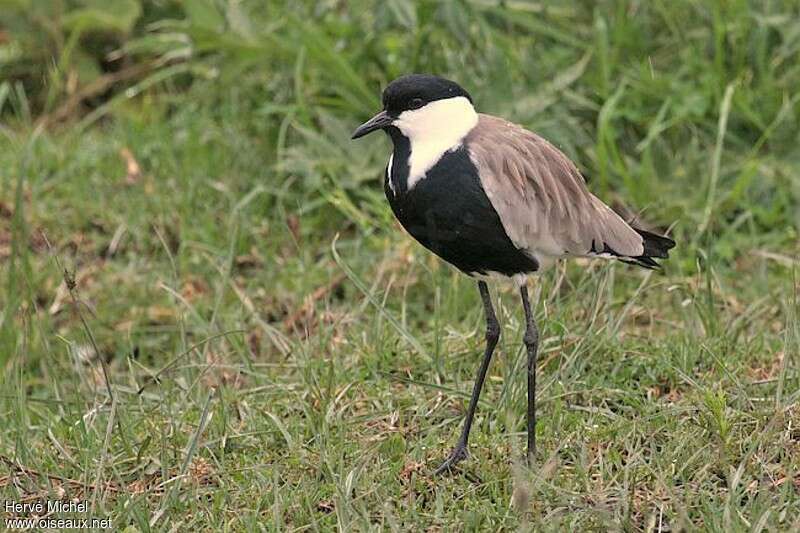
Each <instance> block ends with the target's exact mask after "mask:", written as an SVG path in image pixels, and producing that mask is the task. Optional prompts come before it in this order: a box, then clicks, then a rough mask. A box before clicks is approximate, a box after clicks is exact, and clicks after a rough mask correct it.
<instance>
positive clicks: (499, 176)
mask: <svg viewBox="0 0 800 533" xmlns="http://www.w3.org/2000/svg"><path fill="white" fill-rule="evenodd" d="M382 103H383V109H382V110H381V111H380V112H378V113H377V114H376V115H374V116H373V117H372V118H371V119H369V120H368V121H366V122H364V123H363V124H361V125H360V126H358V128H357V129H356V130H355V131H354V132H353V135H352V138H353V139H358V138H361V137H364V136H365V135H367V134H369V133H372V132H374V131H378V130H383V131H384V132H385V133H386V134H387V135H388V137H389V139H390V140H391V143H392V145H393V150H392V153H391V155H390V156H389V162H388V164H387V166H386V170H385V172H384V192H385V195H386V198H387V200H388V202H389V206H390V207H391V209H392V211H393V212H394V215H395V217H396V218H397V220H398V221H399V222H400V224H401V225H402V226H403V228H405V230H406V231H407V232H408V233H409V234H410V235H411V236H412V237H413V238H414V239H416V240H417V241H418V242H419V243H420V244H422V246H424V247H425V248H427V249H428V250H430V251H431V252H433V253H434V254H436V255H437V256H439V257H440V258H441V259H443V260H444V261H446V262H447V263H450V264H451V265H453V266H454V267H455V268H456V269H458V270H459V271H461V272H463V273H464V274H466V275H467V276H469V277H471V278H473V279H475V280H476V281H477V286H478V292H479V294H480V298H481V302H482V305H483V314H484V317H485V322H486V332H485V349H484V353H483V359H482V362H481V365H480V368H479V369H478V374H477V376H476V378H475V383H474V386H473V390H472V394H471V397H470V402H469V405H468V407H467V411H466V414H465V418H464V425H463V429H462V431H461V434H460V436H459V438H458V441H457V443H456V445H455V447H454V448H453V449H452V451H451V452H450V454H449V455H448V456H447V458H446V459H445V460H444V462H443V463H442V464H441V465H440V466H439V467H438V468H437V469H436V470H435V472H434V474H443V473H447V472H450V471H451V470H452V469H453V467H455V466H456V464H458V463H459V462H460V461H462V460H463V459H465V458H467V456H468V440H469V434H470V429H471V428H472V422H473V419H474V416H475V411H476V408H477V405H478V400H479V398H480V394H481V389H482V388H483V382H484V379H485V378H486V372H487V370H488V369H489V364H490V362H491V359H492V355H493V353H494V351H495V347H496V346H497V342H498V340H499V338H500V332H501V328H500V324H499V322H498V320H497V316H496V314H495V311H494V308H493V306H492V300H491V297H490V294H489V288H488V285H487V282H488V281H493V280H498V279H499V280H504V279H505V280H510V281H512V282H513V283H514V284H515V285H516V286H517V287H518V290H519V295H520V299H521V302H522V307H523V311H524V316H525V333H524V335H523V343H524V345H525V348H526V351H527V381H528V391H527V392H528V393H527V416H526V421H527V453H526V460H527V461H528V462H529V463H530V461H531V460H532V458H533V456H534V454H535V450H536V364H537V351H538V343H539V330H538V327H537V324H536V321H535V318H534V314H533V312H532V310H531V303H530V298H529V295H528V288H527V283H528V280H529V278H530V277H531V276H532V275H537V274H540V273H541V272H542V271H543V270H544V269H546V268H547V267H550V266H552V265H553V264H554V263H556V262H557V261H558V260H561V259H568V258H577V257H581V258H603V259H614V260H618V261H622V262H625V263H629V264H633V265H637V266H640V267H644V268H647V269H656V268H658V267H659V266H660V265H659V263H658V262H657V261H656V259H667V258H668V255H669V254H668V252H669V250H670V249H671V248H673V247H674V246H675V241H674V240H672V239H671V238H669V237H666V236H663V235H659V234H656V233H652V232H650V231H647V230H645V229H642V228H640V227H637V225H636V224H634V223H633V222H628V221H625V220H624V219H623V218H622V217H621V216H620V215H618V214H617V213H616V212H615V211H614V210H612V209H611V208H610V207H609V206H607V205H606V204H605V203H603V202H602V201H601V200H600V199H599V198H598V197H596V196H595V195H593V194H592V193H591V192H590V191H589V189H588V187H587V184H586V180H585V178H584V176H583V175H582V174H581V172H580V171H579V170H578V167H577V166H576V165H575V163H573V162H572V161H571V160H570V159H569V158H568V157H567V156H566V155H564V153H562V152H561V151H560V150H559V149H558V148H556V147H555V146H554V145H553V144H551V143H550V142H548V141H547V140H545V139H544V138H542V137H540V136H539V135H537V134H536V133H533V132H531V131H529V130H527V129H525V128H524V127H522V126H519V125H517V124H514V123H512V122H509V121H507V120H505V119H503V118H499V117H496V116H492V115H487V114H482V113H478V112H477V111H476V110H475V107H474V101H473V99H472V97H471V96H470V94H469V93H468V92H467V91H466V90H465V89H464V88H463V87H461V86H460V85H459V84H458V83H456V82H454V81H451V80H448V79H445V78H443V77H439V76H436V75H432V74H408V75H404V76H402V77H400V78H397V79H395V80H394V81H392V82H391V83H389V84H388V85H387V86H386V88H385V89H384V91H383V94H382Z"/></svg>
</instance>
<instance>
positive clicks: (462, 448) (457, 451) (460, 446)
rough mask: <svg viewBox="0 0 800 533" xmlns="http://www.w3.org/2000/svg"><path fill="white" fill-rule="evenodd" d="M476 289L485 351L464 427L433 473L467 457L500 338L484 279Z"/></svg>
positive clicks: (443, 470) (498, 325)
mask: <svg viewBox="0 0 800 533" xmlns="http://www.w3.org/2000/svg"><path fill="white" fill-rule="evenodd" d="M478 290H479V291H480V293H481V300H483V311H484V314H485V315H486V351H485V352H484V354H483V362H482V363H481V368H480V370H479V371H478V377H477V378H476V379H475V385H474V387H473V388H472V397H471V398H470V400H469V407H468V408H467V418H466V419H465V420H464V429H463V430H462V432H461V437H459V439H458V443H457V444H456V447H455V448H453V451H452V452H450V456H449V457H448V458H447V459H446V460H445V462H444V463H442V465H441V466H440V467H439V468H437V469H436V472H434V474H441V473H443V472H447V471H449V470H450V469H451V468H452V467H453V466H454V465H455V464H456V463H457V462H459V461H461V460H462V459H466V457H467V440H468V439H469V430H470V429H471V428H472V419H473V418H474V417H475V409H476V408H477V407H478V398H480V395H481V388H482V387H483V380H484V379H485V378H486V371H487V370H488V369H489V363H490V362H491V360H492V353H494V348H495V346H497V340H498V339H499V338H500V324H499V323H498V322H497V317H496V316H495V314H494V308H493V307H492V299H491V297H490V296H489V287H487V286H486V282H485V281H479V282H478Z"/></svg>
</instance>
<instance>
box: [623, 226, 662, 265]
mask: <svg viewBox="0 0 800 533" xmlns="http://www.w3.org/2000/svg"><path fill="white" fill-rule="evenodd" d="M631 227H632V228H633V229H634V230H635V231H636V233H638V234H639V235H641V236H642V240H643V244H644V253H643V254H642V255H640V256H637V257H624V258H621V259H620V261H623V262H625V263H629V264H631V265H639V266H640V267H644V268H649V269H651V270H652V269H656V268H658V267H659V266H661V265H659V264H658V263H656V262H655V260H654V259H653V258H657V259H667V258H669V250H670V249H671V248H674V247H675V241H673V240H672V239H670V238H669V237H664V236H663V235H656V234H655V233H650V232H649V231H646V230H643V229H639V228H637V227H636V226H631Z"/></svg>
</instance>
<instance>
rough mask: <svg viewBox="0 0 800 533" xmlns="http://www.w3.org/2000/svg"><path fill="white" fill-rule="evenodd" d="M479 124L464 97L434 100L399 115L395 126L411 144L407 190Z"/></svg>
mask: <svg viewBox="0 0 800 533" xmlns="http://www.w3.org/2000/svg"><path fill="white" fill-rule="evenodd" d="M477 123H478V114H477V113H476V112H475V108H473V107H472V104H471V103H470V101H469V100H468V99H467V98H465V97H463V96H457V97H454V98H446V99H444V100H435V101H433V102H431V103H429V104H427V105H425V106H424V107H421V108H419V109H413V110H410V111H403V112H402V113H400V115H399V116H398V117H397V119H395V121H394V123H393V125H394V126H396V127H397V129H399V130H400V132H401V133H402V134H403V135H405V136H406V137H407V138H408V140H409V142H410V144H411V155H410V156H409V158H408V165H409V171H408V183H407V185H406V190H409V191H410V190H411V189H413V188H414V186H415V185H416V184H417V183H418V182H419V181H420V180H421V179H422V178H424V177H425V174H426V173H427V172H428V171H429V170H430V169H431V168H432V167H433V166H434V165H435V164H436V163H437V162H438V161H439V159H441V158H442V156H443V155H444V154H445V153H447V152H449V151H450V150H455V149H456V148H458V147H459V146H461V142H462V141H463V139H464V137H465V136H466V135H467V133H469V132H470V130H472V128H474V127H475V125H476V124H477Z"/></svg>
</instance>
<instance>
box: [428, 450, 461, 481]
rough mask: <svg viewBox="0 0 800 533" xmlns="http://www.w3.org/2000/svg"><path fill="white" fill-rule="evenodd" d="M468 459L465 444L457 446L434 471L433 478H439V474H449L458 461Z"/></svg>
mask: <svg viewBox="0 0 800 533" xmlns="http://www.w3.org/2000/svg"><path fill="white" fill-rule="evenodd" d="M467 457H469V452H467V446H466V445H465V444H458V445H456V447H455V448H453V451H452V452H450V455H449V456H448V457H447V459H445V461H444V462H443V463H442V464H441V465H440V466H439V468H437V469H436V470H435V471H434V473H433V474H434V475H435V476H439V475H441V474H445V473H449V472H450V471H451V470H452V468H453V467H454V466H455V465H456V463H458V462H459V461H461V460H463V459H466V458H467Z"/></svg>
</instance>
